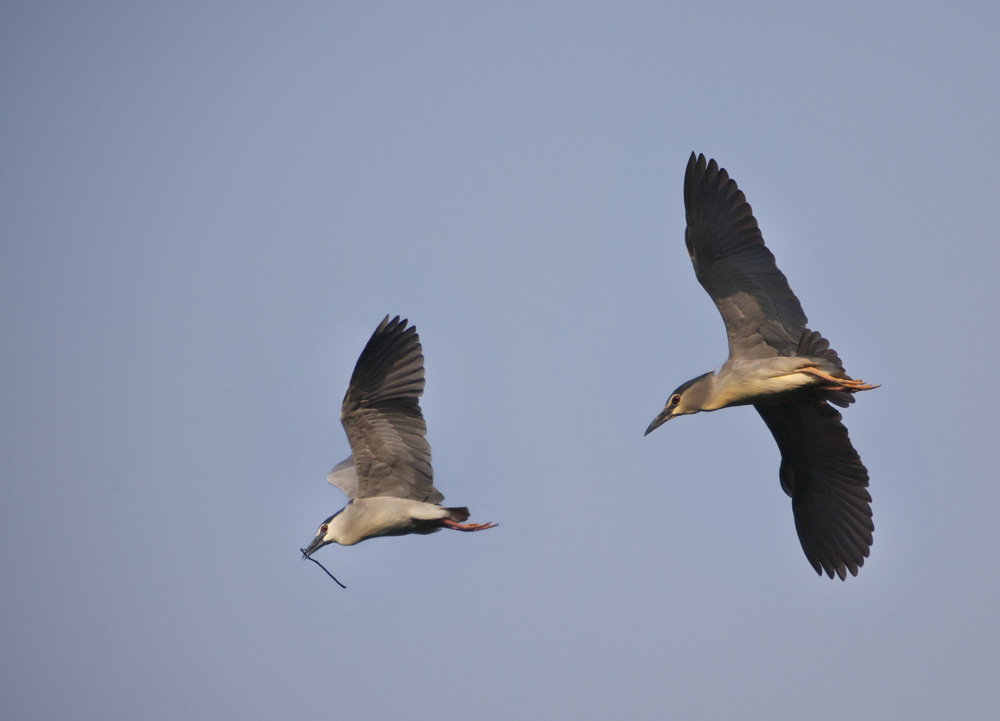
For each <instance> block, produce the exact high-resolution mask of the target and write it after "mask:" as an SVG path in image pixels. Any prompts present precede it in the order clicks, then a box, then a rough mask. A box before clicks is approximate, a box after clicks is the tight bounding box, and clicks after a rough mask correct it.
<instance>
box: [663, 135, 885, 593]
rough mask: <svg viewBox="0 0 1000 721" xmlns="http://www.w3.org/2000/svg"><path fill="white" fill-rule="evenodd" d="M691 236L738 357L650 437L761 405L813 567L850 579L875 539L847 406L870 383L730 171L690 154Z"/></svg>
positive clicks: (696, 387) (675, 400)
mask: <svg viewBox="0 0 1000 721" xmlns="http://www.w3.org/2000/svg"><path fill="white" fill-rule="evenodd" d="M684 208H685V211H686V214H687V229H686V231H685V234H684V241H685V244H686V245H687V250H688V255H690V256H691V262H692V263H693V264H694V272H695V275H696V276H697V278H698V282H699V283H701V285H702V286H703V287H704V288H705V290H706V291H707V292H708V294H709V296H711V298H712V300H713V301H715V305H716V306H717V307H718V309H719V313H721V314H722V320H723V322H724V323H725V326H726V334H727V335H728V337H729V358H728V359H727V360H726V362H725V363H723V364H722V366H721V367H720V368H719V369H718V370H717V371H715V372H711V371H710V372H708V373H705V374H704V375H700V376H698V377H697V378H693V379H692V380H689V381H687V382H686V383H683V384H682V385H681V386H679V387H678V388H677V390H675V391H674V392H673V393H671V394H670V397H669V398H668V399H667V402H666V405H665V406H664V408H663V411H661V412H660V414H659V415H657V416H656V418H654V419H653V422H652V423H650V424H649V427H648V428H647V429H646V435H649V434H650V433H651V432H652V431H654V430H655V429H657V428H659V427H660V426H661V425H663V424H664V423H666V422H667V421H669V420H670V419H672V418H676V417H677V416H682V415H687V414H689V413H698V412H699V411H715V410H718V409H720V408H727V407H729V406H739V405H752V406H753V407H754V408H755V409H756V410H757V412H758V413H759V414H760V416H761V418H763V419H764V423H765V424H766V425H767V427H768V429H769V430H770V431H771V434H772V435H773V436H774V440H775V441H776V442H777V444H778V449H779V450H780V451H781V467H780V469H779V471H778V477H779V479H780V481H781V488H782V489H783V490H784V491H785V493H787V494H788V495H789V496H790V497H791V499H792V513H793V515H794V516H795V529H796V531H797V532H798V536H799V541H800V542H801V544H802V550H803V551H805V554H806V558H807V559H808V560H809V563H810V564H811V565H812V567H813V568H814V569H815V570H816V572H817V573H818V574H820V575H822V574H823V573H824V572H825V573H826V574H827V575H828V576H829V577H830V578H833V576H834V574H836V575H837V576H839V577H840V578H841V580H843V579H845V578H846V575H847V572H848V571H850V572H851V574H852V575H854V576H857V575H858V569H859V568H860V567H861V566H862V565H864V562H865V558H867V557H868V553H869V549H870V548H871V545H872V533H873V532H874V530H875V526H874V524H873V523H872V510H871V496H870V495H869V494H868V471H867V469H866V468H865V466H864V464H863V463H862V462H861V458H860V456H858V452H857V451H856V450H854V446H853V445H851V440H850V438H849V437H848V435H847V429H846V428H845V427H844V424H843V423H842V422H841V418H842V417H841V415H840V412H839V411H838V410H837V409H836V408H834V407H833V406H831V405H830V404H831V403H832V404H833V405H836V406H839V407H841V408H846V407H847V406H848V405H849V404H850V403H853V402H854V394H855V393H858V392H860V391H867V390H871V389H873V388H877V387H878V386H872V385H869V384H867V383H864V382H863V381H859V380H854V379H852V378H851V377H850V376H848V375H847V373H846V372H845V371H844V366H843V364H842V363H841V361H840V357H839V356H838V355H837V353H836V351H834V350H833V349H832V348H831V347H830V344H829V342H827V340H826V339H825V338H823V336H821V335H820V334H819V333H817V332H815V331H810V330H809V329H808V328H807V327H806V323H807V321H806V316H805V313H803V312H802V306H801V305H800V304H799V299H798V298H797V297H796V296H795V294H794V293H793V292H792V289H791V288H790V287H789V285H788V281H787V280H786V279H785V276H784V274H783V273H782V272H781V271H780V270H778V267H777V265H775V262H774V256H773V255H772V254H771V251H769V250H768V249H767V248H766V247H765V246H764V238H763V236H762V235H761V233H760V229H759V228H758V227H757V220H756V219H755V218H754V217H753V212H752V210H751V208H750V204H749V203H747V201H746V197H745V196H744V195H743V192H742V191H741V190H740V189H739V188H738V187H737V185H736V181H735V180H732V179H730V177H729V174H728V173H727V172H726V170H725V169H724V168H720V167H719V166H718V164H717V163H716V162H715V161H714V160H709V161H706V159H705V156H704V155H698V156H695V154H694V153H692V154H691V159H690V160H689V161H688V166H687V173H686V174H685V176H684Z"/></svg>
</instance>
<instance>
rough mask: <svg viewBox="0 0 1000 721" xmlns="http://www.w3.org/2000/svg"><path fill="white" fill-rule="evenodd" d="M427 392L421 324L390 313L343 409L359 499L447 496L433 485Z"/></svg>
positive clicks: (357, 369) (427, 499)
mask: <svg viewBox="0 0 1000 721" xmlns="http://www.w3.org/2000/svg"><path fill="white" fill-rule="evenodd" d="M423 392H424V356H423V355H422V353H421V347H420V338H419V337H418V336H417V332H416V328H415V327H413V326H410V327H409V328H407V327H406V320H402V321H401V320H400V319H399V316H396V317H395V318H394V319H392V320H391V321H390V320H389V316H386V317H385V320H383V321H382V323H381V324H379V327H378V328H376V329H375V332H374V333H373V334H372V337H371V339H370V340H369V341H368V345H366V346H365V349H364V350H363V351H362V352H361V357H359V358H358V363H357V365H356V366H355V368H354V374H353V375H352V376H351V384H350V386H348V389H347V393H346V394H345V396H344V402H343V405H342V406H341V409H340V420H341V423H343V426H344V431H345V432H346V433H347V440H348V441H349V442H350V444H351V455H352V457H353V459H354V468H355V474H356V489H355V495H356V497H357V498H369V497H372V496H392V497H394V498H407V499H411V500H415V501H424V502H426V503H440V502H441V501H443V500H444V496H443V495H441V493H440V492H439V491H438V490H437V489H436V488H435V487H434V483H433V470H432V468H431V447H430V445H429V444H428V443H427V439H426V438H425V436H426V434H427V425H426V424H425V423H424V417H423V414H422V413H421V412H420V404H419V401H418V398H419V397H420V396H421V395H422V394H423ZM338 480H339V479H338ZM345 492H346V491H345Z"/></svg>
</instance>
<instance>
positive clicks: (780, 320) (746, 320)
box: [684, 153, 806, 359]
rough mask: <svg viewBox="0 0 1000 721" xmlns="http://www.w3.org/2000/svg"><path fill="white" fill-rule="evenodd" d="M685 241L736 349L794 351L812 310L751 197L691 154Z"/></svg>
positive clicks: (745, 352)
mask: <svg viewBox="0 0 1000 721" xmlns="http://www.w3.org/2000/svg"><path fill="white" fill-rule="evenodd" d="M684 207H685V209H686V211H687V230H686V231H685V234H684V241H685V243H686V245H687V249H688V254H689V255H690V256H691V262H692V263H693V264H694V272H695V275H696V276H697V277H698V282H699V283H701V285H702V287H704V288H705V290H706V291H708V294H709V295H710V296H711V297H712V300H713V301H715V305H716V306H718V308H719V312H720V313H721V314H722V320H723V322H724V323H725V324H726V333H727V335H728V336H729V356H730V357H731V358H732V357H740V358H747V359H754V358H771V357H774V356H776V355H792V354H794V352H795V348H796V345H797V344H798V342H799V338H801V336H802V332H803V331H804V330H805V326H806V316H805V313H803V312H802V306H801V305H800V304H799V299H798V298H796V297H795V293H793V292H792V289H791V288H790V287H789V286H788V281H787V280H786V279H785V276H784V274H783V273H782V272H781V271H780V270H778V266H777V265H775V262H774V256H773V255H772V254H771V251H769V250H768V249H767V248H766V247H765V245H764V238H763V236H761V233H760V228H758V227H757V220H756V219H755V218H754V217H753V212H752V210H751V208H750V204H749V203H747V201H746V197H745V196H744V195H743V192H742V191H741V190H740V189H739V188H738V187H737V186H736V181H735V180H731V179H730V178H729V174H728V173H727V172H726V170H725V169H724V168H719V166H718V164H717V163H716V162H715V161H714V160H712V161H708V162H707V163H706V161H705V156H704V155H698V156H697V157H695V154H694V153H691V159H690V160H689V161H688V167H687V173H686V174H685V176H684Z"/></svg>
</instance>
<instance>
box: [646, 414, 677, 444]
mask: <svg viewBox="0 0 1000 721" xmlns="http://www.w3.org/2000/svg"><path fill="white" fill-rule="evenodd" d="M671 418H673V415H671V413H670V411H668V410H667V409H666V408H664V409H663V410H662V411H660V415H658V416H657V417H656V418H654V419H653V422H652V423H650V424H649V428H647V429H646V432H645V433H643V434H642V435H643V437H645V436H648V435H649V434H650V433H652V432H653V431H655V430H656V429H657V428H659V427H660V426H662V425H663V424H664V423H666V422H667V421H669V420H670V419H671Z"/></svg>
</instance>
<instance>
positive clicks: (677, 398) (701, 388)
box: [643, 371, 715, 436]
mask: <svg viewBox="0 0 1000 721" xmlns="http://www.w3.org/2000/svg"><path fill="white" fill-rule="evenodd" d="M714 378H715V374H714V373H713V372H711V371H709V372H708V373H705V374H704V375H700V376H698V377H697V378H692V379H691V380H689V381H688V382H687V383H683V384H681V385H680V386H679V387H678V388H677V390H675V391H674V392H673V393H671V394H670V398H668V399H667V402H666V404H665V405H664V406H663V410H662V411H660V414H659V415H658V416H656V418H654V419H653V422H652V423H650V424H649V427H648V428H647V429H646V432H645V433H644V434H643V435H646V436H648V435H649V434H650V433H652V432H653V431H655V430H656V429H657V428H659V427H660V426H662V425H663V424H664V423H666V422H667V421H669V420H670V419H671V418H676V417H677V416H684V415H687V414H689V413H697V412H698V411H702V410H705V409H706V400H707V399H708V395H709V392H710V391H711V387H712V380H713V379H714Z"/></svg>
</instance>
